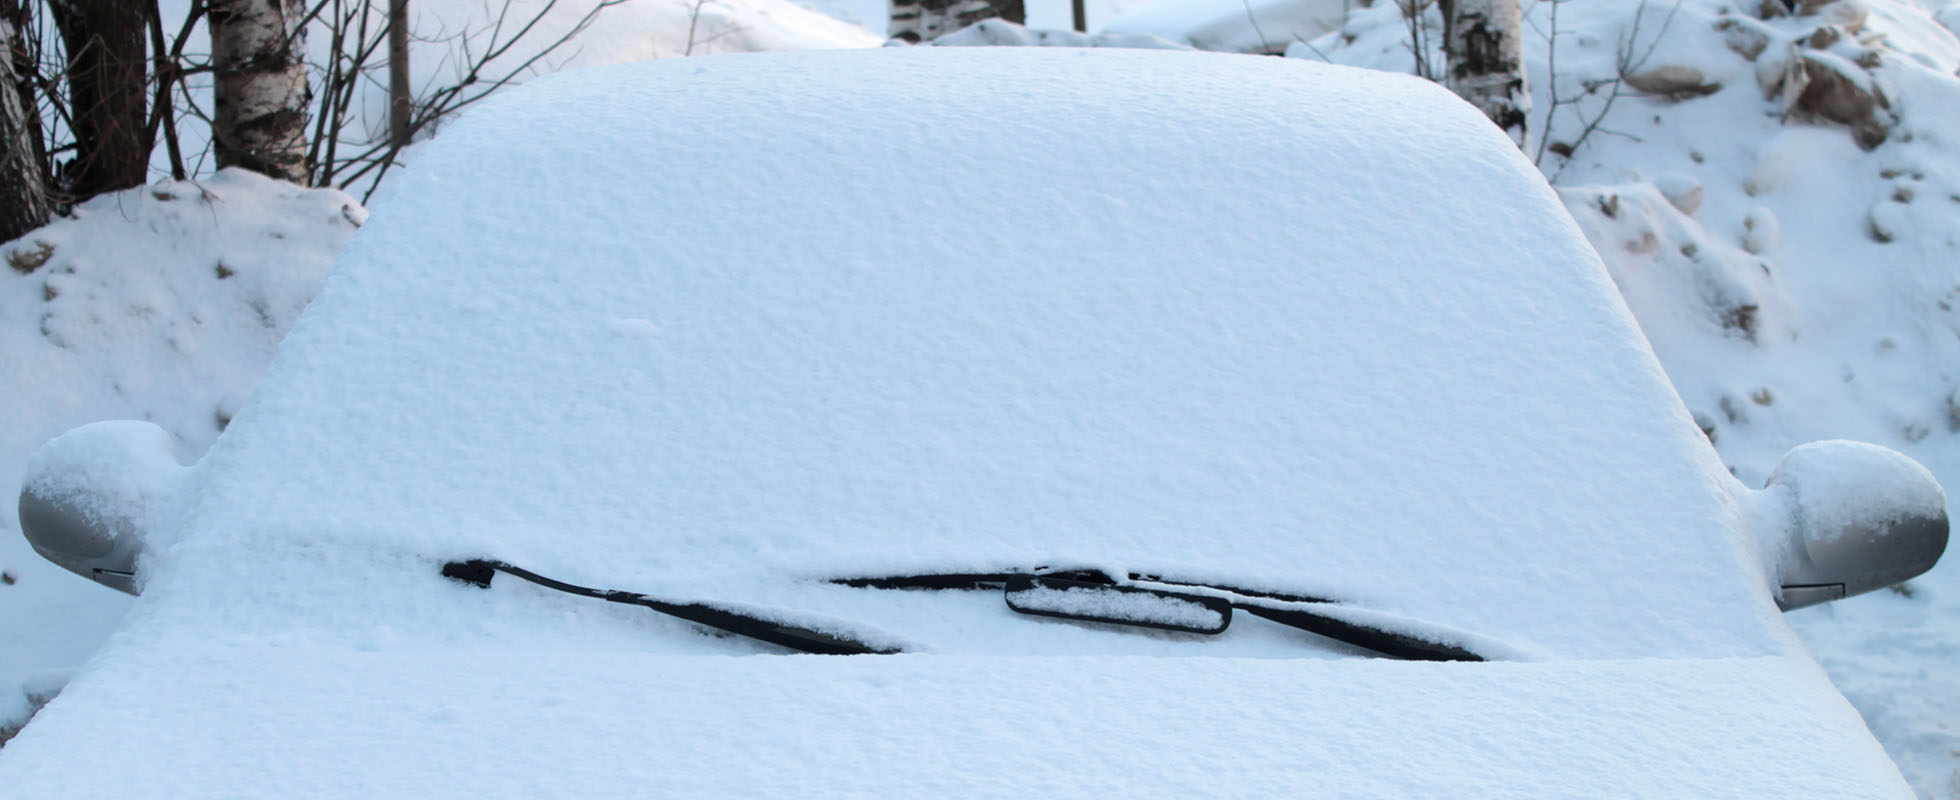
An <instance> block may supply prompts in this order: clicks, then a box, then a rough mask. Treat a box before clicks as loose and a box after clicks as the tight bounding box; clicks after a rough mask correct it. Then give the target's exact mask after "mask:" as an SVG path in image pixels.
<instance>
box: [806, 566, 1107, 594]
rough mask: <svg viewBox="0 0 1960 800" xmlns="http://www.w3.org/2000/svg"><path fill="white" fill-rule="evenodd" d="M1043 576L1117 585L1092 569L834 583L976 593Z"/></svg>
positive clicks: (1040, 569) (951, 574)
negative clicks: (1019, 580)
mask: <svg viewBox="0 0 1960 800" xmlns="http://www.w3.org/2000/svg"><path fill="white" fill-rule="evenodd" d="M1027 576H1040V577H1044V578H1060V579H1062V580H1070V581H1080V582H1082V583H1096V584H1102V585H1105V586H1107V585H1112V584H1114V583H1116V581H1115V580H1114V579H1112V578H1110V577H1109V575H1107V574H1105V573H1103V572H1102V571H1101V570H1093V569H1065V570H1050V569H1047V568H1045V567H1036V568H1035V569H1033V570H1031V571H1028V572H937V573H932V574H929V575H887V576H882V577H877V578H832V579H830V582H831V583H834V584H837V585H839V586H849V587H852V588H856V589H927V590H945V591H967V590H975V589H999V588H1002V587H1004V586H1006V585H1007V582H1008V581H1010V580H1013V579H1015V578H1019V577H1027Z"/></svg>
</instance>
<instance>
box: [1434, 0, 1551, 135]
mask: <svg viewBox="0 0 1960 800" xmlns="http://www.w3.org/2000/svg"><path fill="white" fill-rule="evenodd" d="M1438 5H1439V6H1440V7H1441V10H1442V12H1443V28H1444V30H1443V59H1444V61H1445V64H1444V70H1445V85H1446V86H1448V87H1449V88H1450V91H1452V92H1455V93H1456V96H1458V97H1461V98H1463V99H1464V100H1467V101H1469V103H1470V105H1473V106H1476V107H1477V110H1478V111H1482V112H1484V116H1487V117H1490V120H1491V122H1495V123H1497V127H1499V128H1502V129H1504V132H1505V133H1507V134H1510V136H1511V140H1512V141H1514V142H1517V143H1518V144H1519V145H1520V146H1523V145H1524V144H1525V139H1526V131H1525V121H1526V119H1527V117H1529V116H1530V113H1531V93H1530V92H1528V91H1526V90H1525V83H1524V35H1523V21H1522V18H1521V17H1520V15H1519V13H1518V0H1439V2H1438Z"/></svg>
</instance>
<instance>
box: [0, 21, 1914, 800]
mask: <svg viewBox="0 0 1960 800" xmlns="http://www.w3.org/2000/svg"><path fill="white" fill-rule="evenodd" d="M391 191H392V194H391V195H390V196H389V197H387V198H386V199H385V200H384V201H383V202H382V203H380V204H379V205H378V206H377V208H376V210H375V214H374V216H373V218H372V220H371V221H370V222H369V223H368V224H367V225H366V226H365V227H364V228H363V229H362V230H361V231H360V233H359V234H357V236H356V237H355V239H354V241H353V242H352V243H351V244H350V245H349V248H348V250H347V252H346V254H345V255H344V256H343V258H342V261H341V262H340V264H339V266H338V267H337V269H336V271H335V273H334V274H333V275H332V276H330V277H329V278H328V280H327V281H326V284H325V286H324V287H323V289H322V291H321V293H320V295H319V297H318V299H317V300H316V301H315V302H314V304H313V305H312V306H311V307H310V308H309V309H308V310H307V312H306V313H305V315H304V316H303V317H302V319H301V320H300V321H299V323H298V324H297V326H296V327H295V329H294V331H293V332H292V334H291V335H290V336H289V337H288V338H287V339H286V341H285V342H284V343H283V345H282V346H281V350H280V353H279V355H278V357H277V359H276V361H275V363H274V364H273V366H272V367H271V370H270V372H269V373H268V375H267V377H266V378H265V380H264V382H263V383H262V384H261V385H260V387H259V389H258V390H257V392H256V394H255V395H254V396H253V397H252V399H251V401H250V402H249V404H248V405H247V406H246V407H245V408H244V409H243V410H242V411H241V413H239V415H238V416H237V417H236V419H235V420H234V421H233V422H232V424H231V426H230V427H229V428H228V429H227V430H226V432H225V433H224V435H223V436H222V437H220V439H219V441H218V443H217V444H216V445H215V446H214V447H213V448H212V449H211V451H210V452H209V453H208V454H207V455H206V456H204V457H203V458H202V459H201V460H200V461H198V462H197V463H196V464H194V465H192V466H189V467H182V466H179V465H177V464H176V463H175V462H174V461H173V460H172V459H171V457H170V456H169V448H168V444H169V443H168V441H167V440H166V439H165V438H163V435H162V434H161V433H160V431H158V430H157V429H155V428H154V427H151V426H148V425H147V424H145V423H135V422H124V423H105V424H100V425H95V426H90V427H85V428H82V429H78V430H76V431H74V432H72V433H70V434H67V435H65V436H63V437H61V438H59V439H56V440H55V441H53V442H51V443H50V444H49V445H47V446H46V447H45V448H43V450H42V451H41V452H40V453H39V454H38V455H37V456H36V457H35V461H34V463H33V464H32V465H31V466H30V470H29V475H28V478H27V485H26V487H25V488H24V490H23V500H22V514H21V517H22V520H23V523H24V526H25V528H26V529H27V533H28V535H29V537H30V538H31V539H34V540H35V543H36V546H37V547H38V548H40V549H41V551H42V552H43V553H45V554H47V555H48V556H49V557H50V558H53V559H55V560H56V561H58V562H61V563H63V564H64V565H66V566H69V567H70V568H71V569H74V570H76V571H78V572H81V573H83V574H85V575H89V576H92V577H96V578H97V579H99V580H102V581H103V582H105V583H111V584H117V585H121V586H123V587H124V588H127V589H130V590H132V591H133V590H138V589H140V591H141V597H140V599H139V600H138V602H137V604H136V606H135V608H134V610H133V611H132V612H131V614H130V617H129V619H128V621H127V623H126V624H125V627H124V628H123V629H122V630H121V631H120V632H119V633H118V634H117V635H116V636H115V637H114V638H113V639H112V640H111V641H110V642H109V643H108V645H106V647H105V649H104V650H103V651H102V652H101V653H100V654H99V655H98V656H97V657H96V658H95V659H94V660H92V661H91V662H90V663H89V664H88V665H87V666H86V667H84V668H83V669H82V670H81V671H80V672H79V674H77V675H76V676H75V678H74V679H73V681H72V682H71V683H70V685H69V686H68V687H67V688H66V690H65V691H64V692H63V693H62V694H61V696H60V697H59V698H57V699H56V700H54V701H53V702H52V703H51V704H50V705H49V706H48V707H47V708H46V709H45V710H44V711H43V712H42V713H41V715H40V716H39V717H38V718H36V720H35V721H34V722H33V723H32V724H31V725H29V726H28V727H27V728H26V729H25V730H24V731H23V732H22V733H21V735H20V736H19V737H18V738H17V739H15V740H14V741H13V743H11V744H9V745H8V746H7V748H6V749H5V751H3V752H0V787H5V789H6V791H7V792H9V794H10V796H19V797H55V796H70V797H82V796H118V797H130V796H136V797H220V796H222V797H261V796H263V797H353V796H385V797H449V796H471V797H485V796H489V797H535V796H568V797H570V796H577V797H621V796H676V797H773V796H787V795H816V796H830V795H850V796H881V797H902V796H922V795H947V796H981V795H986V796H997V795H1002V794H1013V793H1022V792H1025V793H1035V794H1040V795H1044V796H1053V795H1064V796H1096V797H1193V796H1242V797H1272V796H1282V795H1290V796H1331V795H1339V796H1357V797H1383V796H1389V797H1407V796H1434V795H1449V796H1464V795H1468V796H1478V797H1498V796H1520V797H1546V796H1615V797H1621V796H1646V797H1704V796H1773V797H1785V798H1787V797H1869V796H1886V795H1903V794H1906V793H1907V789H1906V787H1905V785H1904V783H1903V782H1902V780H1901V779H1900V777H1899V774H1898V771H1897V770H1896V768H1895V767H1894V766H1893V765H1892V763H1891V762H1890V761H1888V760H1887V758H1886V756H1885V754H1884V752H1883V751H1881V749H1880V748H1879V746H1878V744H1877V743H1876V742H1875V741H1874V740H1873V739H1872V737H1871V735H1870V734H1869V733H1868V732H1867V731H1866V729H1865V728H1864V726H1863V724H1862V722H1861V721H1860V719H1859V718H1858V715H1857V714H1856V712H1855V711H1854V710H1853V709H1852V708H1851V707H1850V706H1849V705H1848V704H1847V703H1846V702H1845V701H1844V699H1843V698H1842V697H1841V696H1840V695H1839V694H1838V693H1837V692H1836V691H1835V690H1834V689H1833V688H1832V686H1831V684H1830V683H1829V681H1828V680H1827V679H1826V677H1825V676H1824V674H1823V672H1822V671H1821V670H1820V669H1819V668H1818V666H1817V664H1816V663H1815V662H1813V661H1812V660H1811V658H1810V657H1809V656H1808V655H1807V654H1806V652H1805V651H1804V649H1803V647H1802V645H1801V644H1800V643H1799V642H1798V641H1797V639H1796V638H1795V637H1794V636H1793V635H1792V634H1791V631H1790V629H1789V628H1788V627H1787V626H1786V624H1785V623H1784V621H1783V618H1782V616H1781V614H1780V612H1779V604H1781V605H1783V606H1796V605H1803V604H1808V603H1813V602H1819V601H1823V600H1827V599H1831V598H1834V597H1837V596H1841V595H1843V594H1846V593H1852V592H1857V591H1864V590H1868V589H1871V588H1875V587H1877V586H1882V585H1885V584H1888V583H1891V582H1894V581H1897V580H1901V579H1903V578H1904V577H1908V576H1910V575H1912V574H1915V573H1916V572H1917V571H1921V570H1924V569H1926V568H1927V567H1928V566H1930V565H1931V564H1932V563H1933V562H1934V561H1935V560H1937V558H1938V557H1939V555H1940V553H1941V551H1942V550H1943V549H1944V547H1945V542H1946V537H1947V527H1946V511H1945V497H1944V494H1943V493H1942V491H1941V490H1940V488H1939V486H1938V485H1937V483H1936V482H1934V481H1933V479H1932V478H1931V476H1930V475H1929V474H1927V472H1926V471H1925V470H1924V469H1923V468H1921V467H1919V466H1918V465H1917V464H1915V463H1913V462H1912V461H1910V460H1908V459H1906V458H1905V457H1904V456H1900V455H1898V454H1895V453H1892V452H1890V451H1887V450H1883V449H1880V448H1876V447H1871V446H1866V445H1858V444H1853V443H1848V442H1827V443H1819V444H1814V445H1806V446H1804V447H1801V448H1798V449H1797V450H1795V451H1793V452H1792V453H1791V455H1790V456H1789V457H1788V458H1787V459H1786V460H1785V462H1784V464H1783V466H1782V467H1780V468H1779V470H1778V471H1777V473H1776V475H1775V476H1773V477H1772V478H1771V479H1770V481H1769V483H1768V485H1767V487H1765V488H1754V487H1748V486H1744V485H1743V484H1742V483H1740V482H1739V481H1737V480H1736V479H1735V478H1734V477H1732V476H1731V475H1730V474H1729V473H1728V472H1727V471H1726V470H1725V469H1724V468H1723V466H1722V464H1721V463H1720V461H1719V460H1718V459H1717V457H1716V454H1715V452H1714V450H1713V449H1712V448H1711V447H1710V446H1709V443H1708V442H1707V441H1706V439H1705V438H1704V437H1703V435H1702V434H1701V432H1700V431H1699V430H1697V428H1696V426H1695V424H1694V422H1693V421H1692V420H1691V418H1690V416H1689V414H1688V412H1687V411H1686V410H1685V409H1684V408H1683V406H1682V403H1681V401H1680V400H1679V399H1678V398H1677V397H1676V395H1675V394H1674V393H1673V391H1672V390H1671V389H1670V388H1669V386H1668V384H1667V380H1666V377H1665V375H1664V374H1663V373H1662V371H1661V369H1660V366H1659V364H1658V363H1657V362H1656V361H1655V359H1654V357H1653V354H1652V352H1651V351H1650V350H1649V349H1648V347H1647V345H1646V343H1645V340H1643V339H1642V337H1641V334H1640V332H1639V330H1638V329H1637V328H1636V326H1635V323H1634V321H1633V319H1632V318H1631V316H1630V315H1629V314H1628V312H1627V310H1626V308H1625V306H1624V305H1623V304H1622V302H1621V300H1620V299H1619V296H1618V295H1617V294H1616V293H1615V291H1614V288H1613V285H1612V283H1611V282H1610V280H1609V278H1608V276H1607V274H1606V272H1605V271H1604V270H1603V268H1602V267H1601V265H1600V262H1599V260H1598V258H1597V257H1596V256H1595V255H1594V254H1593V253H1592V251H1591V250H1590V249H1589V248H1588V245H1587V244H1586V241H1585V239H1584V238H1583V237H1582V236H1581V234H1580V232H1579V230H1578V229H1577V227H1576V226H1575V225H1574V223H1573V222H1572V220H1571V219H1570V218H1569V217H1568V216H1567V215H1566V213H1565V211H1564V210H1563V209H1562V208H1561V206H1560V204H1559V202H1558V200H1557V198H1556V197H1555V196H1554V194H1553V192H1552V190H1551V189H1550V188H1549V187H1548V186H1546V184H1545V182H1544V180H1543V179H1542V178H1541V177H1540V176H1539V175H1538V173H1537V172H1536V171H1534V170H1533V168H1532V166H1531V164H1530V163H1528V162H1527V161H1526V160H1525V159H1524V158H1523V157H1522V156H1521V155H1520V154H1519V153H1518V152H1517V150H1516V149H1515V148H1514V147H1512V146H1511V145H1510V143H1509V142H1508V141H1507V140H1506V139H1505V137H1504V136H1503V134H1502V133H1500V132H1499V131H1497V130H1496V129H1495V128H1493V127H1492V126H1490V125H1489V124H1488V123H1487V122H1486V121H1485V120H1483V119H1482V118H1481V117H1479V116H1478V115H1477V113H1476V112H1475V111H1474V110H1472V109H1471V108H1470V107H1468V106H1467V105H1464V104H1463V103H1461V102H1459V101H1457V100H1456V99H1454V98H1453V97H1452V96H1450V95H1449V94H1448V93H1447V92H1445V91H1443V90H1441V89H1439V88H1436V87H1435V86H1433V85H1430V84H1427V83H1424V82H1421V81H1418V80H1415V79H1413V78H1408V77H1403V76H1396V75H1389V74H1383V73H1373V72H1362V71H1356V70H1350V69H1345V68H1339V67H1331V66H1326V65H1318V64H1313V63H1307V62H1304V61H1283V60H1278V59H1263V58H1255V57H1245V56H1230V55H1218V54H1201V53H1181V52H1142V51H1118V50H1097V51H1083V50H1065V49H1037V48H1029V49H961V48H947V49H932V48H915V49H902V48H900V49H884V50H876V51H859V52H834V53H804V54H774V55H753V56H717V57H710V58H702V59H688V60H672V61H663V62H658V63H651V64H639V65H630V66H623V67H615V68H604V69H592V70H584V71H578V72H573V73H566V74H563V75H559V76H554V77H552V78H549V79H544V80H540V81H537V82H536V83H534V84H532V85H529V86H526V87H523V88H521V89H519V90H516V91H512V92H510V93H509V94H507V95H503V96H501V97H499V98H497V99H495V100H494V101H492V102H490V103H488V104H487V105H486V106H485V107H484V108H482V109H481V110H479V111H478V112H476V113H474V114H472V115H470V116H469V117H468V118H466V119H464V120H463V121H461V122H458V123H456V124H455V125H454V126H453V127H451V128H448V129H445V131H444V132H443V134H442V136H441V138H440V139H438V140H436V141H435V142H433V143H432V144H430V145H428V146H427V148H426V150H425V151H424V152H422V153H420V154H419V155H418V156H417V157H416V158H415V160H414V161H413V163H412V165H411V167H410V169H409V171H408V172H407V173H406V175H405V176H404V177H403V178H401V180H400V183H399V184H397V185H395V186H394V187H393V188H392V190H391ZM798 651H802V653H799V652H798ZM804 653H828V654H853V655H809V654H804Z"/></svg>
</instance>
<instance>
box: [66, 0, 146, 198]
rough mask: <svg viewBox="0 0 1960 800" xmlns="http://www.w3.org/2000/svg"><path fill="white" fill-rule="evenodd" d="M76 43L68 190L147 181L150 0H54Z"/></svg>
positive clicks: (70, 43) (88, 192)
mask: <svg viewBox="0 0 1960 800" xmlns="http://www.w3.org/2000/svg"><path fill="white" fill-rule="evenodd" d="M47 8H48V11H49V14H50V16H52V17H53V18H54V23H55V27H57V28H59V29H60V30H61V41H62V44H63V46H64V47H66V48H67V50H68V91H69V101H68V107H69V111H70V115H71V116H72V117H73V120H74V132H75V144H76V154H75V159H74V160H73V161H72V162H70V163H69V164H68V165H67V167H66V174H65V176H64V177H65V179H66V181H65V182H66V184H67V189H68V193H69V194H71V195H73V196H74V197H75V199H78V200H80V199H85V198H88V197H91V196H93V195H97V194H101V193H103V192H111V191H115V190H117V189H127V188H129V187H132V186H141V185H143V184H144V182H145V181H146V180H147V179H148V177H149V170H150V148H151V146H152V145H153V144H154V143H155V142H154V139H153V138H152V136H151V133H150V130H149V118H148V117H147V116H146V113H145V112H146V108H147V103H146V100H147V97H146V91H145V90H146V89H147V88H148V81H149V68H150V62H149V59H148V55H147V44H148V43H147V42H146V41H145V39H146V37H147V36H148V35H149V20H150V4H149V3H144V2H132V0H60V2H50V3H48V4H47Z"/></svg>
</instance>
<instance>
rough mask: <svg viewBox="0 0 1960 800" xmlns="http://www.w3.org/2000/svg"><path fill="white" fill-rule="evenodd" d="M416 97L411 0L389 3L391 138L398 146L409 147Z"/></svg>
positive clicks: (389, 107)
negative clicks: (410, 51) (411, 56)
mask: <svg viewBox="0 0 1960 800" xmlns="http://www.w3.org/2000/svg"><path fill="white" fill-rule="evenodd" d="M414 97H415V95H414V90H413V89H412V88H411V87H410V86H409V85H408V0H388V138H389V140H390V141H391V142H392V143H393V144H394V145H395V146H396V147H407V146H408V137H409V135H410V133H411V131H410V130H409V116H410V115H411V114H414V113H415V101H414Z"/></svg>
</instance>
